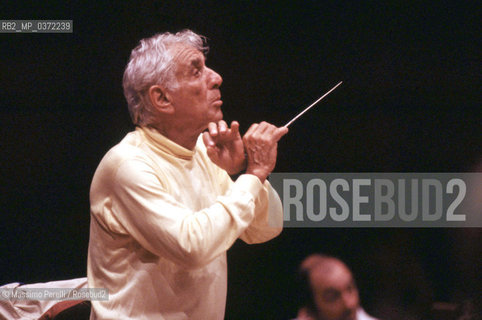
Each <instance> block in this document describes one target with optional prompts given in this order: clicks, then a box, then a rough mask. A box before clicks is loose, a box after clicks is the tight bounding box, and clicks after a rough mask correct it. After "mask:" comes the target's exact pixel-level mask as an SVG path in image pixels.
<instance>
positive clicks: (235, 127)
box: [231, 121, 239, 136]
mask: <svg viewBox="0 0 482 320" xmlns="http://www.w3.org/2000/svg"><path fill="white" fill-rule="evenodd" d="M238 133H239V123H238V121H233V122H231V134H232V135H233V136H237V135H238Z"/></svg>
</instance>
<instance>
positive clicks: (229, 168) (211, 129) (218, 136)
mask: <svg viewBox="0 0 482 320" xmlns="http://www.w3.org/2000/svg"><path fill="white" fill-rule="evenodd" d="M203 141H204V144H205V145H206V148H207V154H208V156H209V158H210V159H211V161H212V162H214V163H215V164H217V165H218V166H219V167H221V168H223V169H224V170H226V172H227V173H228V174H230V175H233V174H236V173H239V172H240V171H241V170H243V169H244V168H246V157H245V154H244V146H243V140H242V139H241V135H240V134H239V123H238V122H237V121H233V122H231V128H229V127H228V125H227V124H226V122H225V121H224V120H221V121H219V122H218V123H214V122H211V123H209V125H208V131H206V132H204V133H203Z"/></svg>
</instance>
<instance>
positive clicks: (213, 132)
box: [208, 122, 218, 137]
mask: <svg viewBox="0 0 482 320" xmlns="http://www.w3.org/2000/svg"><path fill="white" fill-rule="evenodd" d="M208 131H209V134H210V135H211V136H213V137H215V136H217V135H218V125H217V124H216V123H214V122H209V124H208Z"/></svg>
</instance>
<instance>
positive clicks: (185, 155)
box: [136, 127, 196, 160]
mask: <svg viewBox="0 0 482 320" xmlns="http://www.w3.org/2000/svg"><path fill="white" fill-rule="evenodd" d="M136 131H139V132H141V133H142V134H143V135H144V136H145V137H146V139H147V141H148V142H149V143H150V144H151V145H152V146H153V147H154V148H156V150H159V151H161V152H162V153H167V154H169V155H172V156H174V157H176V158H181V159H185V160H191V159H192V157H193V156H194V154H195V153H196V148H195V149H194V150H189V149H186V148H184V147H183V146H181V145H179V144H177V143H175V142H174V141H172V140H170V139H168V138H167V137H165V136H163V135H162V134H161V133H159V131H157V130H156V129H154V128H149V127H137V128H136Z"/></svg>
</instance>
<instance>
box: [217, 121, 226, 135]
mask: <svg viewBox="0 0 482 320" xmlns="http://www.w3.org/2000/svg"><path fill="white" fill-rule="evenodd" d="M218 130H219V133H221V134H225V133H227V131H228V124H227V123H226V121H224V120H220V121H219V122H218Z"/></svg>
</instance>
